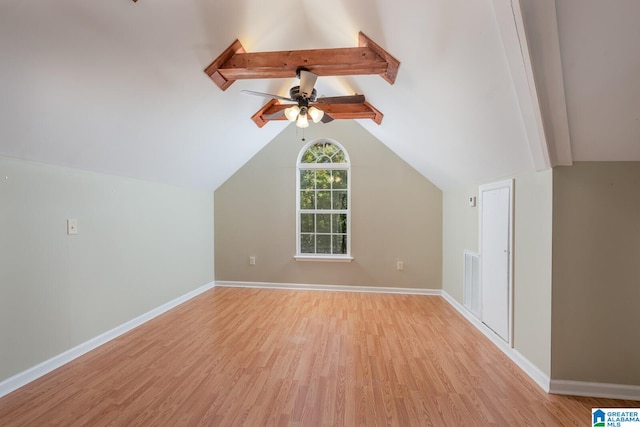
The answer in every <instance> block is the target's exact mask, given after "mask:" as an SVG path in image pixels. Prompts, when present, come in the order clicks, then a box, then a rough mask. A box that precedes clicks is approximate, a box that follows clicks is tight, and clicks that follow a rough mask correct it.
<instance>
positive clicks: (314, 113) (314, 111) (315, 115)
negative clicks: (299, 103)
mask: <svg viewBox="0 0 640 427" xmlns="http://www.w3.org/2000/svg"><path fill="white" fill-rule="evenodd" d="M309 115H310V116H311V120H313V123H318V122H319V121H320V120H322V117H323V116H324V111H322V110H320V109H319V108H316V107H311V108H309Z"/></svg>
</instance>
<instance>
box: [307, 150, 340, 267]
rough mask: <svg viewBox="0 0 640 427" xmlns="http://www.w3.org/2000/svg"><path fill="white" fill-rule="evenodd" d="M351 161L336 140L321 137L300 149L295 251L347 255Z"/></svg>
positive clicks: (332, 255)
mask: <svg viewBox="0 0 640 427" xmlns="http://www.w3.org/2000/svg"><path fill="white" fill-rule="evenodd" d="M350 181H351V177H350V163H349V157H348V156H347V153H346V151H345V150H344V148H343V147H342V146H340V145H339V144H338V143H337V142H333V141H328V140H320V141H314V142H311V143H309V144H307V145H306V146H305V147H304V148H303V149H302V150H301V152H300V156H299V159H298V176H297V215H296V222H297V230H298V233H297V254H298V256H303V257H305V256H309V257H338V258H339V257H349V256H350V255H349V254H350V238H349V235H350V209H351V201H350V194H349V193H350V192H349V189H350V185H351V182H350Z"/></svg>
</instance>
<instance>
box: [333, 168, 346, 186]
mask: <svg viewBox="0 0 640 427" xmlns="http://www.w3.org/2000/svg"><path fill="white" fill-rule="evenodd" d="M333 188H334V189H343V188H345V189H346V188H347V171H343V170H334V171H333Z"/></svg>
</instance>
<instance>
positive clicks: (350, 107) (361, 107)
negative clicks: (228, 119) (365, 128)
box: [251, 99, 383, 127]
mask: <svg viewBox="0 0 640 427" xmlns="http://www.w3.org/2000/svg"><path fill="white" fill-rule="evenodd" d="M291 105H292V104H280V102H279V101H277V100H275V99H272V100H270V101H269V102H268V103H266V104H265V105H264V106H263V107H262V108H261V109H260V110H258V111H257V112H256V113H255V114H254V115H253V116H252V117H251V119H252V120H253V121H254V122H255V124H256V125H258V127H263V126H264V125H265V124H267V123H268V122H269V121H270V120H287V118H286V117H285V115H284V114H282V115H280V116H277V117H275V118H269V117H271V115H273V114H277V113H279V112H281V111H282V110H284V109H285V108H287V107H290V106H291ZM317 106H318V108H320V109H321V110H322V111H324V112H325V114H328V115H330V116H331V117H333V118H334V119H335V120H340V119H371V120H373V121H374V122H375V123H377V124H380V123H382V118H383V114H382V113H381V112H380V111H378V110H377V109H376V108H374V107H373V106H372V105H371V104H369V103H368V102H364V103H362V104H317Z"/></svg>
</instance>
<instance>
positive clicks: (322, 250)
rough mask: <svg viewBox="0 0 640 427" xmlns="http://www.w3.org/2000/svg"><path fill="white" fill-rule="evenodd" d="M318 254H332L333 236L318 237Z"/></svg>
mask: <svg viewBox="0 0 640 427" xmlns="http://www.w3.org/2000/svg"><path fill="white" fill-rule="evenodd" d="M316 244H317V248H316V253H319V254H330V253H331V235H328V234H323V235H320V236H317V237H316Z"/></svg>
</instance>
